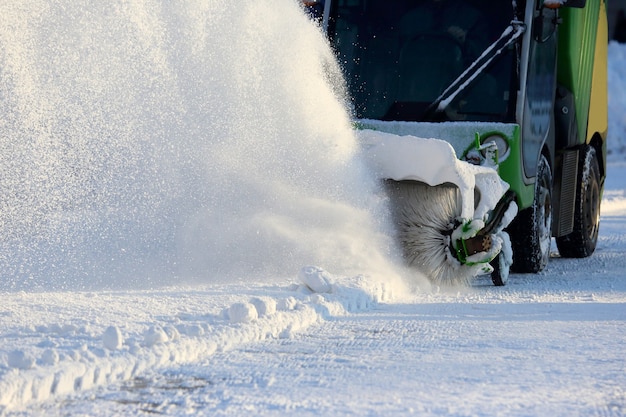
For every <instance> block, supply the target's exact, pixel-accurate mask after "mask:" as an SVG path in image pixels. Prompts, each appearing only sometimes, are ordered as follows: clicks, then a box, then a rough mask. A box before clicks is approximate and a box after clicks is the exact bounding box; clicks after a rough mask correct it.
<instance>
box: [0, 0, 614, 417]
mask: <svg viewBox="0 0 626 417" xmlns="http://www.w3.org/2000/svg"><path fill="white" fill-rule="evenodd" d="M40 3H41V4H40ZM83 3H84V4H83ZM87 3H89V7H87ZM192 3H193V2H189V4H185V6H184V7H174V6H168V5H163V4H161V2H159V1H156V0H155V1H150V0H146V1H139V0H131V1H126V2H121V1H120V2H115V6H116V7H113V8H104V7H103V9H102V10H97V9H94V7H96V6H94V5H93V4H91V2H88V1H87V0H84V1H82V0H76V1H73V2H67V4H65V5H64V6H63V7H60V6H58V5H50V4H48V2H43V1H42V2H38V1H35V0H33V1H30V2H25V3H24V4H22V5H21V7H14V6H12V5H6V4H3V5H0V40H2V42H0V45H6V46H3V47H4V48H5V49H4V51H3V52H4V54H0V68H1V70H0V79H2V80H3V81H6V80H11V82H10V83H3V84H2V85H3V87H2V88H4V89H3V90H2V93H3V94H4V95H2V94H0V98H2V99H3V101H2V102H0V103H1V105H2V106H3V107H1V108H0V111H1V112H3V114H5V115H7V116H6V117H5V119H4V120H3V124H0V129H2V130H1V132H2V134H3V135H2V136H0V137H2V147H3V148H2V149H3V152H2V155H1V156H0V158H2V159H1V163H2V165H1V168H2V172H3V173H5V175H4V176H3V177H2V179H0V184H1V185H2V187H3V189H4V190H9V191H11V192H9V193H8V194H6V195H5V196H3V201H2V202H1V203H0V204H2V207H3V209H2V210H3V211H2V213H1V214H0V231H1V232H2V235H3V241H2V242H1V245H2V246H1V247H0V249H1V250H0V266H2V273H1V274H0V299H1V300H2V302H1V303H0V415H3V416H4V415H6V416H20V415H23V416H31V415H32V416H35V415H46V416H67V415H82V416H87V415H90V416H94V415H97V416H114V415H115V416H117V415H154V414H163V415H171V416H182V415H207V416H213V415H231V416H241V415H259V416H270V415H298V416H309V415H310V416H326V415H334V416H351V415H356V416H361V415H411V414H414V415H420V416H430V415H432V416H449V415H456V416H465V415H467V416H469V415H472V416H473V415H485V416H486V415H517V416H529V415H532V416H537V415H542V416H572V415H581V416H583V415H584V416H593V415H597V416H624V415H626V353H624V345H625V342H626V258H625V257H624V254H625V253H626V195H625V192H626V94H625V93H624V91H626V75H625V74H626V71H625V70H624V69H625V68H626V46H625V45H617V44H611V45H610V50H609V61H610V62H609V64H610V65H609V82H610V91H609V93H610V96H609V100H610V120H609V123H610V129H611V133H610V139H609V140H610V144H609V151H610V154H609V167H608V178H607V183H606V189H605V194H604V198H603V202H602V220H601V221H602V225H601V230H600V238H599V242H598V247H597V250H596V253H595V254H594V255H593V256H592V257H591V258H588V259H581V260H571V259H560V258H558V257H557V256H556V255H555V257H554V258H553V259H552V260H551V262H550V264H549V266H548V268H547V269H546V270H545V271H544V272H543V273H541V274H537V275H514V276H512V277H511V278H510V280H509V283H508V285H507V286H506V287H493V286H492V285H491V283H490V281H489V279H482V278H481V279H478V280H477V281H476V282H475V283H474V284H473V285H472V286H471V287H469V288H456V289H454V290H441V289H438V288H432V287H430V286H429V285H428V284H427V283H426V282H425V281H424V280H423V279H421V278H419V277H415V276H409V275H407V274H408V273H407V271H404V270H403V269H402V268H400V267H398V266H397V262H396V259H395V257H394V255H393V254H394V250H393V247H392V245H391V244H390V243H389V239H388V238H387V237H386V235H385V233H384V231H385V219H384V216H382V219H381V215H380V213H382V212H383V211H381V202H380V201H379V199H377V198H376V197H375V192H373V190H374V185H373V184H374V182H373V181H371V179H370V178H369V176H368V174H367V172H366V170H364V169H363V168H362V167H361V165H360V163H359V161H358V158H356V157H355V156H354V155H355V147H356V146H355V143H354V138H353V135H352V134H351V133H350V126H349V121H348V120H347V117H346V116H345V114H344V113H343V111H342V110H341V106H340V104H338V101H337V99H336V96H335V95H334V94H335V93H334V92H333V91H332V90H330V89H329V88H328V86H327V85H326V83H325V82H324V81H323V79H324V74H325V71H327V66H328V62H327V61H324V60H320V59H317V58H319V57H320V56H326V55H325V54H326V53H327V50H326V49H325V47H324V45H322V44H320V39H321V37H320V36H319V34H318V33H317V32H316V31H315V29H314V28H313V27H312V26H310V25H308V24H307V21H306V18H305V17H304V16H303V15H302V14H301V12H299V11H298V10H297V7H296V6H295V4H294V2H292V1H291V0H277V1H275V2H273V3H272V4H274V5H275V7H276V8H278V9H279V10H280V13H276V12H272V11H271V8H270V7H269V6H268V5H267V4H265V3H267V2H263V1H261V2H253V4H249V5H246V6H241V5H239V6H235V5H224V4H219V5H218V4H217V3H218V2H205V3H208V4H203V5H198V4H192ZM84 10H91V12H90V14H89V15H88V16H87V15H85V14H84ZM68 16H69V17H68ZM26 22H39V23H38V25H40V26H37V25H30V26H29V25H27V24H26ZM207 22H210V23H207ZM259 22H262V23H263V24H262V25H261V24H259ZM285 33H288V34H289V36H285ZM42 34H45V36H43V35H42ZM172 34H176V35H172ZM122 35H123V36H122ZM207 39H211V42H209V43H208V44H210V45H211V46H210V47H209V46H207ZM111 40H115V41H116V42H113V43H111ZM138 45H139V46H138ZM224 45H228V46H224ZM303 45H305V46H307V48H304V51H303V48H302V46H303ZM278 46H280V47H278ZM76 51H83V52H84V51H89V52H88V53H87V52H84V53H78V52H76ZM311 51H315V52H316V53H314V54H313V53H311ZM105 58H106V59H105ZM105 64H106V65H105ZM25 68H26V69H28V70H29V71H25V70H24V69H25ZM148 70H149V71H148ZM146 71H148V73H149V75H150V76H149V77H147V76H145V74H146ZM18 75H19V76H18ZM7 89H8V90H7ZM7 91H8V92H9V93H11V94H8V93H7ZM294 96H295V99H294ZM6 97H16V98H15V99H11V100H9V99H6ZM32 103H35V104H34V105H33V104H32ZM27 104H28V105H27ZM121 109H124V110H125V111H124V112H121ZM129 109H131V110H132V111H131V110H129ZM276 115H280V117H279V118H277V117H276ZM7 132H9V133H12V134H14V136H16V137H17V138H18V139H20V140H19V141H15V140H13V141H7V140H6V139H5V135H6V134H7ZM59 133H62V134H63V135H62V136H63V138H64V140H63V141H60V142H55V140H53V139H54V138H57V137H58V135H59ZM138 136H139V138H138ZM33 138H34V139H33ZM31 139H32V140H31ZM68 152H70V154H69V155H70V156H67V155H68ZM207 161H208V162H207ZM7 173H9V174H7ZM85 188H87V190H85ZM7 212H8V214H7ZM48 213H53V215H51V214H48ZM59 213H62V214H59ZM181 230H182V232H180V231H181ZM555 253H556V249H555ZM312 264H313V265H320V267H322V268H324V270H322V269H317V268H314V267H306V265H312ZM326 271H328V272H326Z"/></svg>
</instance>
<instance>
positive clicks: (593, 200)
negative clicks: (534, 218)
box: [556, 146, 601, 258]
mask: <svg viewBox="0 0 626 417" xmlns="http://www.w3.org/2000/svg"><path fill="white" fill-rule="evenodd" d="M580 158H581V159H580V162H581V163H580V166H581V167H582V169H581V170H580V173H579V175H578V180H577V181H578V183H577V184H576V206H575V208H574V231H573V232H572V233H570V234H569V235H566V236H562V237H559V238H557V239H556V244H557V247H558V249H559V253H560V254H561V256H563V257H566V258H585V257H587V256H591V254H592V253H593V252H594V251H595V249H596V243H597V242H598V230H599V228H600V194H601V190H600V167H599V165H598V156H597V154H596V150H595V149H594V148H592V147H591V146H587V147H585V148H584V150H583V151H581V154H580Z"/></svg>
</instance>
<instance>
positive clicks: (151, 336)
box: [143, 326, 170, 347]
mask: <svg viewBox="0 0 626 417" xmlns="http://www.w3.org/2000/svg"><path fill="white" fill-rule="evenodd" d="M169 340H170V339H169V337H168V336H167V333H165V331H164V330H163V329H162V328H161V326H152V327H150V328H149V329H148V330H146V332H145V333H144V334H143V344H144V346H148V347H151V346H154V345H157V344H159V343H165V342H167V341H169Z"/></svg>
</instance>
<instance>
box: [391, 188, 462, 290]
mask: <svg viewBox="0 0 626 417" xmlns="http://www.w3.org/2000/svg"><path fill="white" fill-rule="evenodd" d="M387 189H388V194H389V197H390V199H391V204H392V209H393V216H394V220H395V223H396V226H397V233H398V238H399V241H400V243H401V245H402V248H403V251H404V257H405V259H406V262H407V263H408V265H409V266H412V267H415V268H417V269H418V270H419V271H421V272H422V273H423V274H424V275H426V276H427V277H428V278H429V279H430V280H431V281H432V282H433V283H435V284H438V285H445V286H451V285H459V284H460V285H467V284H468V283H469V280H470V279H471V278H472V277H473V276H474V271H473V269H472V268H469V267H466V266H464V265H461V263H459V261H458V260H457V259H456V258H454V257H453V256H452V254H451V253H450V249H449V245H450V239H449V235H450V232H451V230H452V228H453V227H454V221H455V219H456V218H457V217H458V216H459V215H460V213H461V196H460V193H459V190H458V188H457V187H455V186H453V185H447V184H446V185H440V186H436V187H431V186H429V185H426V184H424V183H420V182H416V181H402V182H396V181H389V182H388V183H387Z"/></svg>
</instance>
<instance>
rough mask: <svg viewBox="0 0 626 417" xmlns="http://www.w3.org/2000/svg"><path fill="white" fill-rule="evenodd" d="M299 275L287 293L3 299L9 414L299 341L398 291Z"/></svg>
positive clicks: (1, 370)
mask: <svg viewBox="0 0 626 417" xmlns="http://www.w3.org/2000/svg"><path fill="white" fill-rule="evenodd" d="M298 277H299V278H298V279H299V283H298V284H292V285H289V286H287V287H264V286H261V285H248V286H245V287H238V290H237V287H236V286H232V285H231V286H229V287H219V286H212V287H208V288H193V289H183V288H181V289H169V290H160V291H143V292H141V291H133V292H125V293H120V292H99V293H74V294H72V296H71V300H72V305H66V304H64V303H63V300H64V299H66V298H67V296H68V295H66V294H64V293H45V294H38V293H11V294H6V293H5V294H2V298H3V307H2V310H1V311H2V313H0V332H1V333H0V334H1V335H2V339H3V345H2V347H1V348H0V412H1V411H2V410H3V409H4V410H9V409H11V408H14V407H19V406H21V405H24V404H27V403H29V402H32V401H43V400H46V399H49V398H52V397H55V396H59V395H64V394H70V393H74V392H78V391H82V390H88V389H91V388H94V387H96V386H101V385H105V384H111V383H115V382H122V381H127V380H129V379H132V378H134V377H136V376H138V375H141V374H142V373H145V372H146V371H148V370H150V369H154V368H160V367H164V366H168V365H173V364H178V365H181V364H186V363H193V362H198V361H200V360H204V359H207V358H208V357H210V356H211V355H213V354H214V353H215V352H218V351H220V352H221V351H227V350H230V349H234V348H237V347H241V346H243V345H245V344H248V343H252V342H257V341H260V340H265V339H276V338H290V337H292V336H293V335H295V334H298V333H299V332H302V331H304V330H306V329H307V328H308V327H310V326H312V325H315V324H319V323H321V322H322V321H324V320H328V319H330V318H331V317H337V316H342V315H345V314H347V313H354V312H358V311H363V310H367V309H371V308H372V307H373V306H374V305H376V304H377V303H379V302H381V301H388V300H390V299H391V298H393V288H391V287H390V286H388V285H383V284H380V283H377V282H375V281H372V280H370V279H367V278H366V277H363V276H357V277H354V278H343V277H336V276H333V275H331V274H330V273H328V272H326V271H324V270H323V269H321V268H317V267H305V268H303V269H302V271H301V272H300V274H299V275H298ZM312 288H316V289H318V290H321V292H314V291H313V290H312ZM220 289H224V291H225V292H224V293H220ZM396 299H398V297H396ZM129 319H130V320H129Z"/></svg>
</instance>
